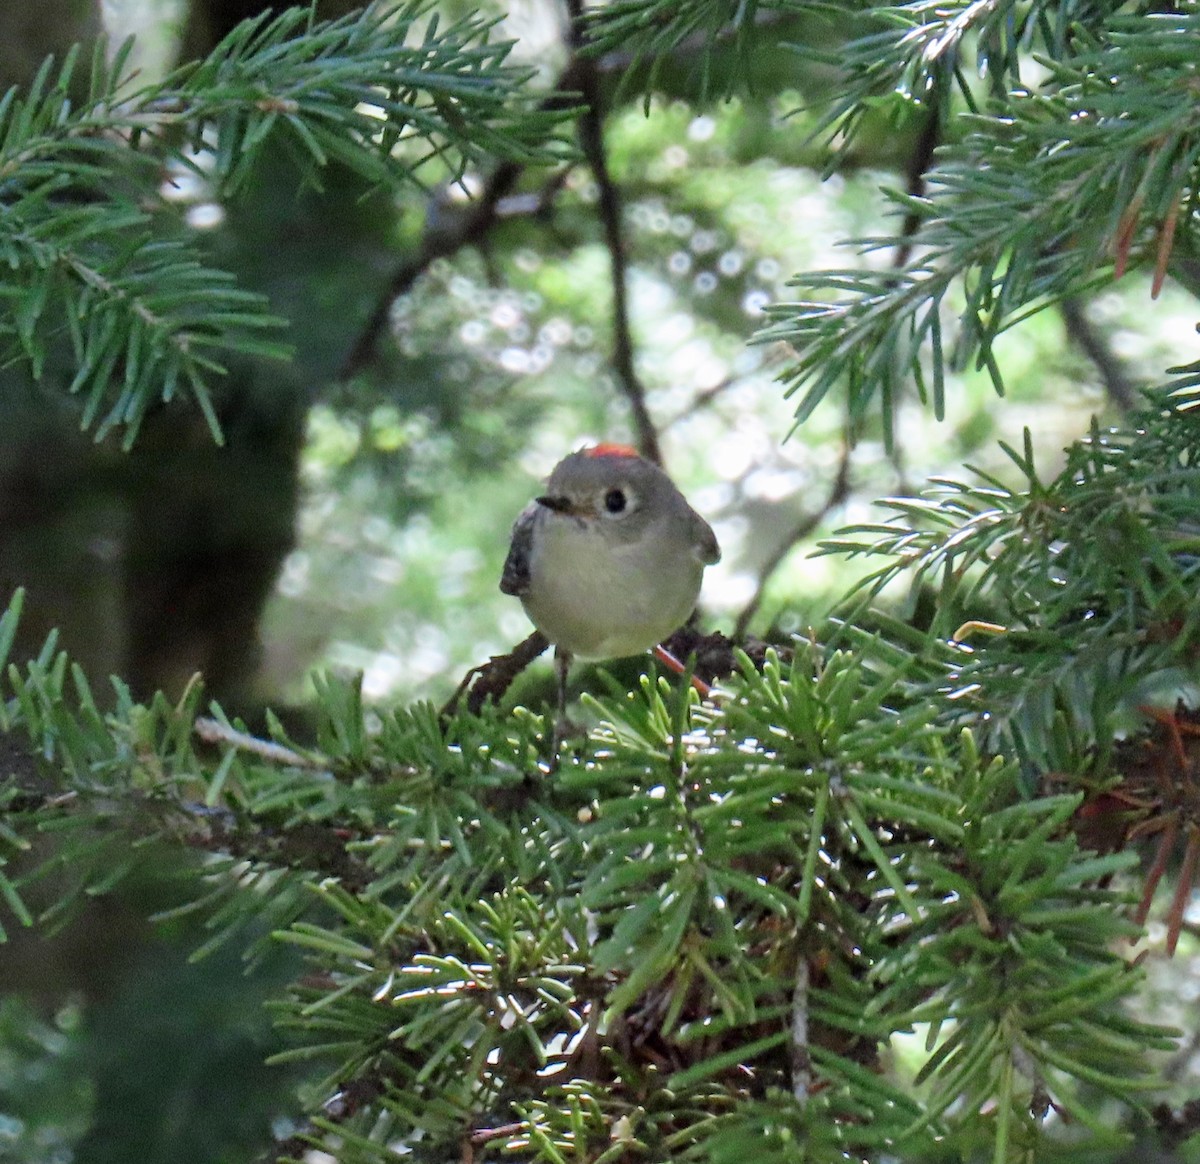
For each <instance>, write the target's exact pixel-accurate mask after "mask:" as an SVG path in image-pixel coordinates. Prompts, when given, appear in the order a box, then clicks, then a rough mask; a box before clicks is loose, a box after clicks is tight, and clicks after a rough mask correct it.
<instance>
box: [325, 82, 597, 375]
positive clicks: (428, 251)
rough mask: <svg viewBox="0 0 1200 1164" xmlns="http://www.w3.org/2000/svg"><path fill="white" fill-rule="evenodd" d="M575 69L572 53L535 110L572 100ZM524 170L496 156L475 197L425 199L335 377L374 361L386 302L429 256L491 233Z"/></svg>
mask: <svg viewBox="0 0 1200 1164" xmlns="http://www.w3.org/2000/svg"><path fill="white" fill-rule="evenodd" d="M579 73H580V62H579V61H578V60H576V59H572V60H571V61H569V62H568V63H567V65H566V67H565V68H564V69H563V71H562V73H561V74H560V75H559V78H558V81H557V82H556V83H555V86H554V89H553V91H552V92H551V93H550V95H549V96H547V97H546V99H545V100H544V101H543V102H542V103H541V105H540V106H539V110H540V111H542V112H552V111H554V110H559V109H565V108H567V107H568V106H570V105H571V104H572V103H573V101H574V100H575V98H574V93H573V91H574V90H577V89H578V88H579ZM524 171H525V164H524V163H523V162H514V161H509V162H501V163H500V164H499V165H498V166H497V167H496V168H495V169H494V170H493V171H492V172H491V174H490V175H489V176H488V179H487V181H486V182H485V183H484V186H483V189H482V191H481V192H480V194H479V197H478V198H477V199H475V201H473V202H472V203H471V204H470V206H469V207H467V208H465V209H463V210H460V211H458V212H457V213H452V212H451V208H450V205H449V204H448V203H447V202H446V198H445V191H440V192H439V193H438V194H437V195H435V196H434V197H432V198H431V199H430V201H429V204H428V207H427V212H426V218H425V229H424V233H423V234H422V236H421V246H420V249H419V250H418V251H417V253H416V254H415V255H413V257H412V258H411V259H409V260H407V261H406V262H404V263H402V264H401V265H400V266H399V267H397V268H396V270H395V272H394V273H393V274H392V278H391V280H390V281H389V283H388V287H387V290H386V291H385V292H384V293H383V295H381V296H380V298H379V302H378V303H376V304H375V309H374V310H373V311H372V312H371V314H370V316H369V317H368V319H367V322H366V323H365V324H364V325H363V328H362V330H361V331H360V332H359V335H358V339H357V340H355V342H354V346H353V347H352V348H351V349H350V353H349V355H348V356H347V357H346V359H345V360H344V361H343V363H342V367H341V370H340V372H339V373H338V376H339V379H342V380H348V379H349V378H350V377H351V376H354V375H356V374H357V373H359V372H361V371H362V370H363V369H364V368H366V367H368V366H369V365H370V364H372V363H373V362H374V360H375V358H376V355H377V353H378V349H379V343H380V340H381V339H382V338H383V336H384V335H385V334H386V332H387V329H388V322H389V320H390V319H391V315H392V304H393V303H395V301H396V300H397V299H399V298H400V296H401V295H404V294H406V293H407V292H408V291H410V290H411V289H412V286H413V284H414V283H415V282H416V281H417V280H418V279H419V278H420V277H421V275H423V274H424V273H425V272H426V271H427V270H428V269H429V267H430V265H431V264H432V263H433V262H434V260H435V259H441V258H446V257H447V256H449V255H452V254H455V253H456V252H457V251H459V250H461V249H462V248H463V247H464V246H469V245H471V244H475V243H481V242H482V241H483V240H484V239H485V238H486V237H487V236H488V234H490V233H491V231H492V229H493V227H495V225H496V223H497V222H498V221H500V219H502V218H504V217H505V216H506V215H505V205H506V202H507V201H508V198H509V195H511V194H512V191H513V190H514V189H515V187H516V185H517V182H518V181H519V180H520V178H521V175H522V174H523V173H524ZM566 173H567V171H566V170H565V169H564V170H563V171H560V176H559V177H558V178H557V179H556V180H555V181H552V182H551V183H550V185H549V187H548V189H550V190H553V191H557V189H558V187H559V186H560V185H561V183H562V182H563V181H564V180H565V178H566ZM544 197H545V195H543V198H544ZM542 205H544V201H543V203H542ZM514 209H515V208H514ZM525 209H526V206H525V204H524V203H522V204H521V206H520V208H519V211H524V210H525Z"/></svg>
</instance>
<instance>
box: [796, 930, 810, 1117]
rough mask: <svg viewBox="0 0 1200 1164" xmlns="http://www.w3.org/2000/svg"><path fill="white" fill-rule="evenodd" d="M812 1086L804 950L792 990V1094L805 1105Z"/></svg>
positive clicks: (806, 961) (806, 969)
mask: <svg viewBox="0 0 1200 1164" xmlns="http://www.w3.org/2000/svg"><path fill="white" fill-rule="evenodd" d="M811 1086H812V1059H811V1057H810V1055H809V1051H808V959H807V958H806V957H805V956H804V953H803V951H801V954H800V960H799V962H798V963H797V965H796V984H795V987H794V988H793V990H792V1095H793V1096H794V1097H795V1100H796V1102H797V1103H798V1104H799V1105H800V1106H801V1107H803V1106H804V1105H805V1104H806V1103H808V1090H809V1088H810V1087H811Z"/></svg>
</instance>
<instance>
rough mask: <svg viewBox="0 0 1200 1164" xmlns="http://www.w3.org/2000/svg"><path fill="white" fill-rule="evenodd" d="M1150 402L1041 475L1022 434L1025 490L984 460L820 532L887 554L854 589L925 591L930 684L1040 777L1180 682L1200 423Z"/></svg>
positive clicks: (1189, 606) (1161, 401) (1104, 739)
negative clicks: (932, 651) (1124, 425)
mask: <svg viewBox="0 0 1200 1164" xmlns="http://www.w3.org/2000/svg"><path fill="white" fill-rule="evenodd" d="M1177 388H1178V386H1176V389H1177ZM1155 402H1156V404H1157V405H1158V407H1157V408H1155V409H1154V410H1152V411H1149V410H1148V411H1146V412H1143V413H1141V414H1139V415H1138V416H1137V417H1135V426H1136V427H1134V428H1132V429H1101V428H1100V427H1099V426H1095V427H1093V430H1092V433H1091V435H1090V436H1089V437H1088V438H1086V439H1083V440H1080V441H1078V442H1076V443H1075V444H1073V445H1072V446H1071V447H1070V448H1069V449H1068V450H1067V456H1066V460H1065V463H1064V465H1063V467H1062V469H1061V470H1060V471H1059V472H1058V473H1057V474H1056V475H1055V476H1054V477H1053V478H1051V479H1049V480H1043V479H1042V478H1041V477H1040V475H1039V473H1038V470H1037V467H1036V465H1035V463H1034V457H1033V451H1032V448H1031V442H1030V439H1029V435H1028V433H1027V434H1026V445H1025V448H1024V449H1023V450H1022V451H1020V452H1018V451H1017V450H1014V449H1011V448H1010V449H1007V451H1008V453H1009V456H1010V457H1011V458H1012V460H1013V462H1014V463H1015V464H1016V466H1017V467H1018V468H1019V470H1020V472H1021V474H1022V475H1023V477H1024V478H1025V480H1024V483H1023V485H1022V486H1019V487H1009V486H1007V485H1005V484H1003V483H1001V482H1000V481H999V480H997V479H996V478H994V477H991V476H990V475H988V474H985V473H981V472H978V471H977V472H976V478H975V480H974V481H973V482H969V483H966V482H958V481H951V480H941V481H937V482H934V483H933V484H932V486H931V487H930V489H929V490H927V491H926V493H925V494H924V495H923V496H922V497H920V498H915V499H894V500H891V501H888V502H886V504H887V505H888V506H889V507H890V508H891V509H892V510H893V512H894V514H895V516H894V517H893V518H892V519H891V520H890V521H888V522H885V523H882V524H864V525H859V526H855V527H851V528H849V529H847V530H845V531H843V532H842V533H841V534H840V535H839V537H837V538H834V539H830V540H829V541H828V542H826V543H825V544H824V545H825V549H826V550H828V551H832V552H838V553H843V554H847V555H850V556H860V555H865V556H868V557H877V556H878V557H882V558H884V559H885V564H884V565H882V566H881V567H880V569H879V570H877V571H875V572H874V573H872V574H871V575H870V576H869V577H868V578H867V579H866V580H864V582H863V583H862V586H863V588H864V590H865V592H867V593H869V594H870V595H872V596H875V595H879V594H880V593H881V592H883V591H884V590H885V589H886V588H889V587H891V588H894V587H895V586H896V585H897V584H904V585H907V586H909V587H910V588H911V589H910V593H911V594H913V595H914V596H915V595H916V594H917V593H918V592H919V591H920V592H924V591H928V592H930V593H933V594H936V596H937V597H936V609H935V613H934V615H933V620H932V625H931V634H932V635H933V636H934V637H935V638H936V639H938V640H940V641H941V643H942V644H943V645H942V646H941V647H939V648H938V651H937V663H936V666H935V669H934V671H933V672H932V673H931V674H929V675H927V676H926V682H928V683H930V684H931V685H932V686H936V687H940V688H942V689H943V690H945V691H946V692H947V693H948V694H949V695H950V697H951V700H952V702H951V704H950V705H948V707H953V708H955V709H957V710H956V711H955V714H960V713H961V714H967V715H973V714H975V712H976V711H977V710H981V709H982V708H983V707H986V709H987V713H988V723H989V725H990V726H989V733H990V734H989V739H990V740H991V741H992V742H994V743H995V745H996V746H997V747H1001V748H1004V749H1006V750H1012V749H1015V750H1016V751H1017V752H1018V754H1020V755H1022V756H1023V757H1024V758H1026V759H1027V760H1028V761H1029V762H1030V763H1031V764H1033V765H1034V767H1035V768H1036V769H1037V770H1039V771H1046V770H1052V769H1057V770H1059V771H1062V770H1063V768H1062V767H1061V765H1062V764H1068V765H1069V764H1070V762H1071V761H1070V756H1071V754H1072V753H1075V754H1078V751H1079V749H1080V748H1081V747H1082V748H1087V747H1098V748H1100V749H1101V750H1102V751H1103V750H1106V749H1107V748H1108V747H1109V746H1110V745H1111V742H1112V740H1113V739H1114V738H1115V737H1116V736H1118V735H1119V734H1121V733H1122V732H1123V731H1125V730H1127V729H1128V728H1129V727H1130V726H1131V725H1132V724H1133V723H1135V722H1136V708H1137V707H1138V706H1139V705H1140V704H1143V703H1154V702H1155V701H1158V702H1160V703H1171V702H1173V700H1174V698H1175V696H1174V694H1173V693H1174V692H1176V691H1178V690H1180V689H1181V687H1186V685H1187V684H1188V682H1189V679H1188V674H1189V664H1190V660H1191V659H1192V658H1194V657H1195V653H1196V651H1197V648H1198V645H1200V641H1198V636H1200V629H1198V624H1197V618H1196V611H1195V603H1194V601H1193V600H1192V595H1193V594H1194V591H1195V587H1196V584H1197V576H1198V574H1200V541H1198V540H1197V539H1198V536H1200V506H1198V505H1197V503H1196V501H1195V498H1196V497H1197V496H1198V495H1200V478H1198V476H1197V473H1198V472H1200V469H1198V465H1200V418H1198V416H1197V414H1196V412H1195V411H1194V410H1193V409H1192V408H1191V407H1190V403H1191V398H1190V394H1185V395H1183V396H1182V397H1180V396H1178V395H1176V396H1172V395H1171V392H1170V390H1168V391H1160V392H1158V393H1157V394H1156V395H1155ZM959 640H965V641H959ZM968 709H970V710H968ZM1060 716H1065V721H1064V723H1065V725H1069V733H1070V741H1069V742H1067V743H1065V742H1064V741H1063V739H1062V735H1061V730H1065V729H1059V728H1056V726H1055V725H1056V723H1057V722H1058V720H1059V717H1060ZM1066 770H1070V768H1069V767H1068V768H1067V769H1066Z"/></svg>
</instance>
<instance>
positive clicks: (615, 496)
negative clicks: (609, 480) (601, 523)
mask: <svg viewBox="0 0 1200 1164" xmlns="http://www.w3.org/2000/svg"><path fill="white" fill-rule="evenodd" d="M628 508H629V498H628V497H627V496H626V495H625V490H624V489H610V490H608V492H607V493H605V494H604V512H605V513H607V514H610V515H611V516H612V517H619V516H620V515H621V514H622V513H624V512H625V510H626V509H628Z"/></svg>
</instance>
